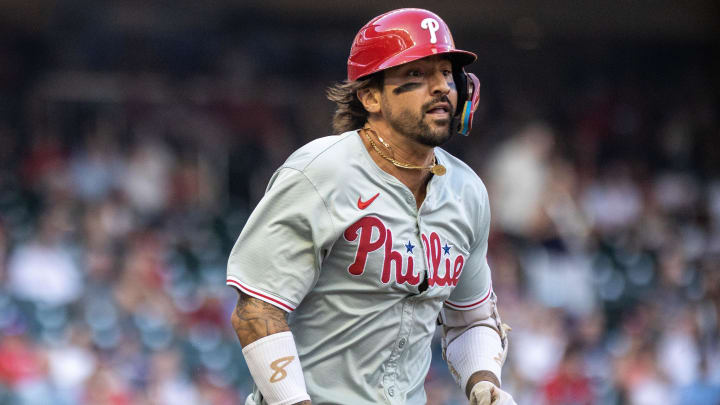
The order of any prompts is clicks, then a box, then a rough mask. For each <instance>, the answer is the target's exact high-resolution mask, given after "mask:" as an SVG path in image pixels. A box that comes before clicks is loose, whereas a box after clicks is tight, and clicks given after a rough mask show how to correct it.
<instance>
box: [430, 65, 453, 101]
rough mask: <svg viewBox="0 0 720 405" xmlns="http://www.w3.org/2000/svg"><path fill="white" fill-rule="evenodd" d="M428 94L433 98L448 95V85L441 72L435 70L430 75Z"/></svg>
mask: <svg viewBox="0 0 720 405" xmlns="http://www.w3.org/2000/svg"><path fill="white" fill-rule="evenodd" d="M429 80H430V93H431V94H432V95H433V96H435V97H438V96H444V95H447V94H448V93H450V89H451V87H450V83H449V82H448V78H447V77H446V76H445V74H444V73H443V71H442V70H436V71H435V72H433V74H432V75H430V78H429Z"/></svg>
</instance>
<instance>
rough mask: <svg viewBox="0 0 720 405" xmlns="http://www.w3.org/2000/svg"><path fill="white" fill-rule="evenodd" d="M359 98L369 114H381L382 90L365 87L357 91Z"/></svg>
mask: <svg viewBox="0 0 720 405" xmlns="http://www.w3.org/2000/svg"><path fill="white" fill-rule="evenodd" d="M356 94H357V98H358V100H360V103H362V105H363V107H365V110H367V112H369V113H371V114H372V113H378V112H380V89H377V88H375V87H364V88H362V89H359V90H358V91H357V93H356Z"/></svg>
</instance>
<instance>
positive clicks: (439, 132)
mask: <svg viewBox="0 0 720 405" xmlns="http://www.w3.org/2000/svg"><path fill="white" fill-rule="evenodd" d="M440 101H445V102H447V103H448V104H450V105H451V109H452V104H451V103H450V101H449V100H448V99H447V98H444V99H442V100H433V101H431V102H429V103H426V104H424V105H423V106H422V110H421V111H422V112H421V113H420V114H416V113H413V112H411V111H410V110H403V111H401V112H400V113H398V114H395V112H394V111H393V110H392V108H386V109H385V111H387V114H388V123H389V124H390V127H391V128H392V129H393V130H395V132H397V133H399V134H401V135H403V136H405V137H407V138H410V139H412V140H414V141H416V142H418V143H420V144H422V145H425V146H430V147H435V146H440V145H443V144H445V143H446V142H447V141H448V140H450V138H452V136H453V133H454V132H455V131H454V130H453V129H454V128H456V126H457V117H456V116H455V114H452V113H450V118H449V119H447V120H443V121H447V127H439V128H435V129H433V128H431V127H430V125H428V123H427V122H425V119H424V118H425V117H426V114H425V111H427V110H428V108H430V107H431V106H432V105H433V104H436V103H438V102H440ZM385 105H386V106H387V105H389V104H388V103H387V102H386V103H385ZM438 123H440V122H438Z"/></svg>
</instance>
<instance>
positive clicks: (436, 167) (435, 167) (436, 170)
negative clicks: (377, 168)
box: [363, 127, 447, 176]
mask: <svg viewBox="0 0 720 405" xmlns="http://www.w3.org/2000/svg"><path fill="white" fill-rule="evenodd" d="M370 131H371V132H372V133H373V134H375V136H377V137H378V139H380V140H381V142H382V143H383V145H384V146H385V147H386V148H388V149H391V148H390V145H388V144H387V143H385V142H384V141H382V138H380V136H379V135H378V134H377V132H375V130H374V129H372V128H370V127H364V128H363V133H364V134H365V137H366V138H367V140H368V142H370V146H372V148H373V149H374V150H375V152H377V154H378V155H380V157H382V158H383V159H385V160H387V161H388V162H390V163H392V164H393V165H395V166H396V167H399V168H402V169H421V170H422V169H425V170H430V173H432V174H434V175H436V176H442V175H444V174H445V173H446V172H447V169H445V166H443V165H441V164H439V163H438V162H437V158H436V157H435V155H433V164H431V165H430V166H416V165H412V164H410V163H405V162H401V161H399V160H396V159H393V158H391V157H390V156H388V155H386V154H385V153H384V152H383V151H381V150H380V148H378V147H377V145H376V144H375V142H374V141H373V140H372V138H370V135H368V132H370Z"/></svg>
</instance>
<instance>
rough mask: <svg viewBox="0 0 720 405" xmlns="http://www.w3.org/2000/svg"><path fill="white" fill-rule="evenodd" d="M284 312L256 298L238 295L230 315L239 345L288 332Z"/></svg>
mask: <svg viewBox="0 0 720 405" xmlns="http://www.w3.org/2000/svg"><path fill="white" fill-rule="evenodd" d="M285 315H286V314H285V311H283V310H281V309H279V308H277V307H275V306H272V305H270V304H268V303H266V302H264V301H261V300H259V299H257V298H253V297H251V296H249V295H247V294H243V293H240V297H239V298H238V302H237V305H236V306H235V310H234V311H233V314H232V325H233V328H234V329H235V333H236V334H237V337H238V339H239V340H240V344H241V345H242V346H243V347H245V346H247V345H249V344H250V343H252V342H254V341H256V340H258V339H261V338H264V337H265V336H269V335H272V334H274V333H280V332H287V331H289V330H290V328H289V327H288V324H287V320H286V319H285Z"/></svg>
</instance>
